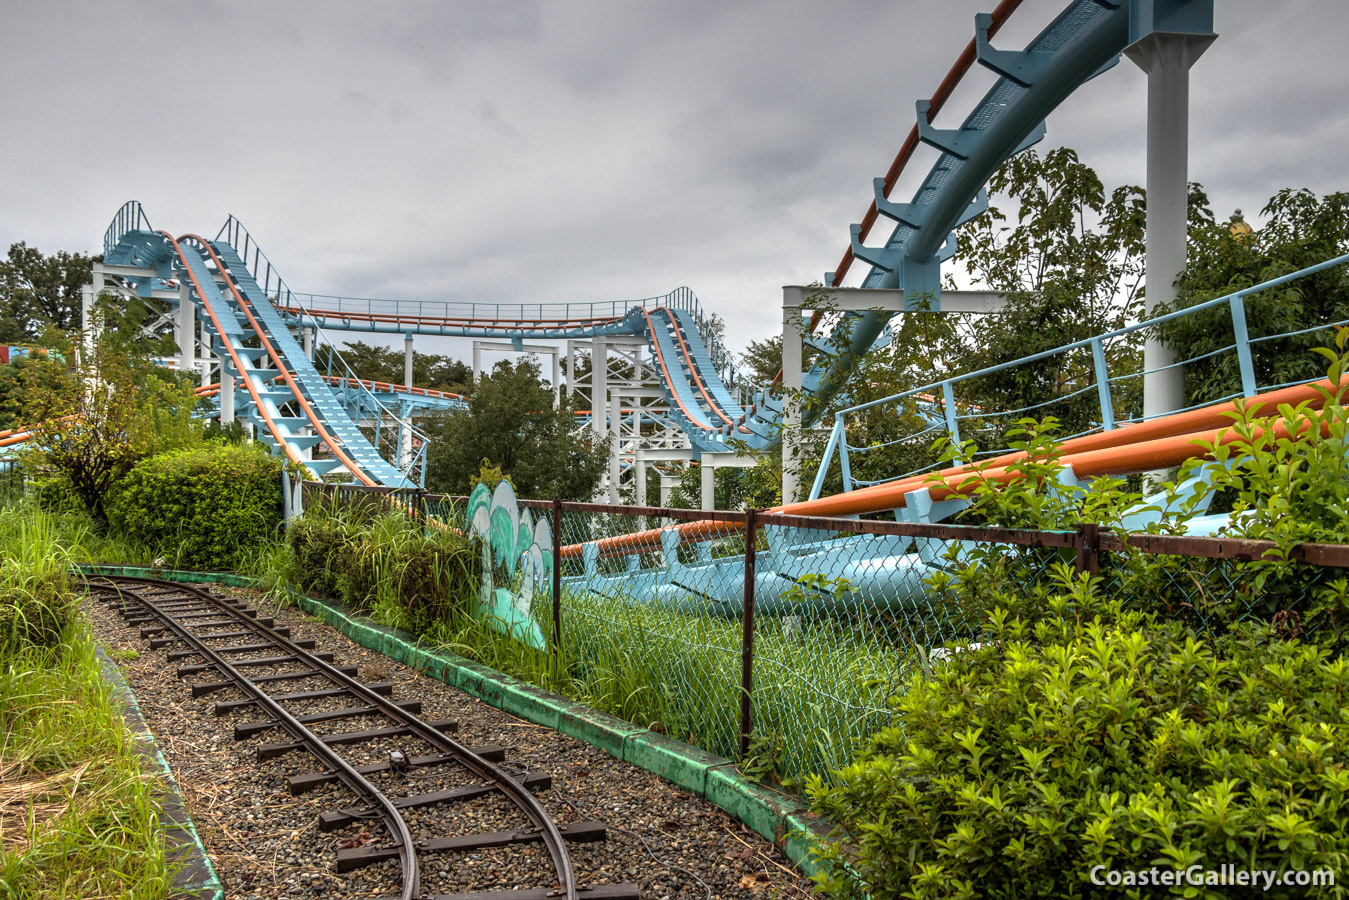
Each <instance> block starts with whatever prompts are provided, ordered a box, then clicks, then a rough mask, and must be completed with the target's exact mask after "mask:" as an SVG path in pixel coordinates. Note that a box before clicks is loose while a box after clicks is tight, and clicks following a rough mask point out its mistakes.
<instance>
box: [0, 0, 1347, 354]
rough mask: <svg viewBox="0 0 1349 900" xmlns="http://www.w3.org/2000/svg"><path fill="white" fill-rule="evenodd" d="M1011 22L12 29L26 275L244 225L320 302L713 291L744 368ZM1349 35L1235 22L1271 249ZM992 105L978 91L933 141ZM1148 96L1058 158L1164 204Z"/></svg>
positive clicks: (184, 10) (1228, 170) (1309, 2)
mask: <svg viewBox="0 0 1349 900" xmlns="http://www.w3.org/2000/svg"><path fill="white" fill-rule="evenodd" d="M1065 2H1066V0H1026V2H1025V3H1024V4H1023V5H1022V7H1021V9H1020V10H1019V11H1018V12H1017V13H1016V15H1015V16H1014V17H1013V19H1012V21H1011V22H1010V23H1009V24H1008V26H1007V27H1005V28H1004V29H1003V32H1002V33H1001V34H1000V35H999V36H998V38H997V39H996V40H995V44H996V45H998V46H1001V47H1006V48H1019V47H1021V46H1023V45H1024V43H1025V41H1027V40H1028V39H1029V38H1030V37H1032V36H1033V35H1034V34H1035V33H1037V32H1038V31H1039V30H1040V29H1041V28H1043V26H1044V25H1045V24H1046V23H1047V22H1048V21H1049V20H1050V19H1051V18H1052V17H1053V16H1054V15H1055V14H1056V13H1057V12H1058V10H1059V9H1061V8H1062V6H1063V5H1064V3H1065ZM993 5H994V3H993V0H980V2H973V0H944V2H932V0H885V2H882V0H833V2H830V3H823V2H805V0H771V2H770V0H754V2H727V0H667V2H664V3H656V2H634V0H612V2H591V0H568V2H556V0H554V2H548V3H545V2H542V0H539V2H513V0H490V2H489V0H480V2H459V0H456V2H430V0H428V2H417V3H410V2H409V3H400V2H386V3H373V2H344V0H325V2H303V3H299V2H278V0H268V2H241V0H231V2H228V3H214V2H204V0H191V2H174V3H169V2H116V0H114V2H102V3H96V4H94V3H87V2H81V3H75V2H69V0H42V2H23V0H5V2H4V3H3V5H2V6H0V93H2V95H3V102H4V108H5V125H4V127H3V128H2V129H0V249H2V247H7V246H8V245H9V244H10V243H11V242H13V241H19V240H23V241H27V242H28V243H29V244H30V245H35V246H37V247H39V248H41V249H42V250H44V251H47V252H50V251H53V250H58V249H65V250H78V251H84V252H97V251H99V250H100V249H101V240H102V234H103V231H104V229H105V228H106V227H107V224H108V222H109V220H110V219H111V217H112V215H113V213H114V212H115V211H116V210H117V208H118V207H119V206H120V205H121V204H122V203H123V202H124V201H126V200H131V199H136V200H140V201H141V202H142V203H143V204H144V205H145V209H146V212H147V213H148V214H149V216H150V219H151V222H152V223H153V224H154V226H155V227H157V228H163V229H167V230H169V231H171V232H174V233H175V234H182V233H186V232H198V233H201V234H203V235H205V236H207V237H214V235H215V233H216V231H217V230H218V229H219V227H220V225H221V223H222V222H223V221H224V219H225V217H226V215H227V214H229V213H233V214H235V215H236V216H238V217H239V218H240V219H241V220H242V221H243V223H244V224H245V226H246V227H248V229H249V230H250V231H251V232H252V233H253V235H254V237H255V238H257V239H258V240H259V242H260V243H261V245H262V247H263V248H264V250H265V251H266V252H267V254H268V255H269V256H270V257H271V259H272V261H273V262H274V263H276V264H277V266H278V267H279V268H280V269H281V271H282V273H283V274H284V276H285V278H286V280H287V281H288V282H289V283H290V284H291V286H292V287H293V288H295V289H297V290H300V291H313V292H319V293H343V294H347V295H355V296H372V297H387V298H399V299H428V300H429V299H465V300H468V299H471V300H478V301H502V302H519V301H525V302H532V301H553V302H556V301H583V300H617V299H630V298H636V297H646V296H652V295H656V294H662V293H665V292H666V291H669V290H671V289H673V288H675V287H677V286H679V285H688V286H689V287H691V288H692V289H693V290H694V291H695V292H696V293H697V294H698V295H699V297H700V298H701V299H702V301H703V304H704V306H705V307H706V308H708V309H710V310H713V311H716V312H718V313H720V314H721V315H722V316H723V317H724V318H725V319H726V321H727V322H728V324H729V337H730V342H731V344H732V346H733V347H734V348H735V349H740V348H743V347H744V346H745V344H746V343H747V342H748V341H749V340H750V339H757V338H763V337H766V336H768V335H769V334H770V333H771V332H773V331H774V330H775V328H776V327H777V322H778V321H779V320H778V312H777V308H778V307H779V305H780V303H781V290H780V288H781V286H782V285H783V284H797V283H805V282H810V281H813V280H816V279H819V278H820V277H821V276H822V273H823V272H825V271H826V270H832V269H833V267H834V266H835V264H836V263H837V261H838V259H839V256H840V254H841V253H842V251H843V249H844V248H845V247H846V245H847V240H848V225H849V223H851V222H855V221H858V220H859V219H860V218H861V216H862V214H863V213H864V212H865V210H866V207H867V204H868V203H869V201H870V199H871V179H872V178H873V177H874V176H876V175H881V174H883V173H884V172H885V169H886V168H887V167H888V165H889V163H890V160H891V159H892V158H893V157H894V154H895V152H896V150H897V149H898V147H899V145H900V143H901V142H902V140H903V138H904V136H905V135H906V134H907V133H908V131H909V128H910V127H911V126H912V123H913V118H914V113H913V102H914V100H915V99H917V98H919V97H927V96H929V95H930V94H931V93H932V91H933V90H934V88H935V87H936V85H937V83H938V82H939V81H940V80H941V78H942V76H943V75H944V74H945V72H946V70H947V69H948V68H949V67H950V65H951V64H952V62H953V61H954V60H955V58H956V56H957V55H958V54H959V52H960V50H961V49H962V48H963V47H964V45H965V43H966V42H967V41H968V40H969V39H970V37H971V35H972V33H973V20H974V14H975V13H976V12H979V11H983V10H986V9H990V8H992V6H993ZM1347 24H1349V4H1346V3H1345V2H1343V0H1283V2H1280V3H1278V4H1272V3H1269V2H1261V0H1218V10H1217V21H1216V30H1217V31H1218V33H1219V35H1220V37H1219V39H1218V41H1217V42H1216V43H1215V44H1214V45H1213V46H1212V47H1211V48H1210V49H1209V51H1208V53H1207V54H1206V55H1205V56H1204V57H1203V58H1202V59H1201V60H1200V61H1199V63H1198V64H1197V65H1196V66H1195V68H1194V70H1193V73H1192V77H1191V125H1190V127H1191V154H1190V177H1191V179H1192V180H1197V181H1200V182H1202V183H1203V184H1204V186H1205V187H1206V188H1207V189H1208V192H1209V196H1210V198H1211V199H1212V201H1213V204H1214V207H1215V211H1216V212H1217V213H1218V214H1219V215H1220V216H1225V215H1227V214H1229V213H1230V212H1231V211H1232V209H1234V208H1236V207H1241V208H1243V209H1244V210H1245V211H1246V212H1247V214H1248V216H1247V217H1248V218H1249V219H1256V218H1258V216H1256V215H1253V214H1254V213H1256V211H1257V210H1258V209H1259V207H1260V206H1261V205H1263V203H1264V201H1265V200H1266V199H1267V198H1268V196H1269V195H1270V194H1271V193H1273V192H1274V191H1275V190H1277V189H1278V188H1281V187H1286V186H1292V187H1309V188H1311V189H1312V190H1314V191H1316V192H1318V193H1325V192H1328V191H1333V190H1345V189H1349V175H1347V174H1346V172H1349V163H1346V160H1349V102H1346V93H1349V75H1346V68H1345V64H1344V37H1345V35H1346V34H1347V33H1349V28H1346V27H1345V26H1346V25H1347ZM991 79H992V76H991V75H990V74H988V73H986V72H984V71H983V70H977V71H976V72H972V73H971V77H969V78H967V86H965V87H963V88H962V91H961V92H960V93H958V94H957V96H956V98H955V99H954V100H953V102H952V103H951V104H949V105H948V107H947V109H946V111H945V113H944V114H943V115H942V116H941V117H939V118H938V120H937V124H938V125H939V126H942V127H955V125H956V124H958V122H959V121H960V119H961V118H963V117H964V114H965V113H966V111H967V110H968V109H969V107H970V105H971V104H972V103H973V101H974V100H975V99H976V98H977V97H978V96H980V95H982V93H983V92H984V91H985V90H986V89H987V87H988V85H989V84H990V83H991ZM1145 80H1146V79H1145V76H1144V75H1143V73H1142V72H1141V71H1140V70H1138V69H1137V68H1136V67H1135V66H1134V65H1133V64H1132V63H1130V62H1128V61H1127V60H1125V61H1123V62H1122V63H1121V64H1120V65H1118V66H1116V67H1115V68H1114V69H1113V70H1111V71H1109V72H1107V73H1106V74H1105V75H1103V76H1102V77H1100V78H1098V79H1096V80H1095V81H1093V82H1091V83H1090V84H1088V85H1087V86H1085V87H1084V88H1082V89H1081V90H1079V91H1078V92H1077V93H1076V94H1074V95H1073V97H1071V98H1070V99H1069V100H1068V101H1067V102H1066V103H1065V104H1064V105H1063V106H1061V107H1060V108H1059V110H1058V111H1057V112H1056V113H1055V114H1054V115H1053V116H1051V117H1050V119H1049V135H1048V138H1047V140H1046V141H1045V143H1043V144H1042V145H1041V149H1045V148H1048V147H1053V146H1061V145H1066V146H1071V147H1074V148H1076V149H1078V150H1079V151H1080V152H1081V154H1082V156H1083V158H1084V159H1085V160H1086V161H1087V162H1088V163H1089V164H1091V165H1093V166H1095V167H1096V168H1097V170H1098V171H1099V172H1100V173H1101V174H1102V176H1103V178H1104V179H1105V181H1106V183H1107V185H1112V184H1118V183H1122V182H1133V183H1139V184H1141V183H1142V181H1143V179H1144V155H1143V150H1144V115H1145V94H1146V91H1145ZM930 161H931V157H930V156H928V155H922V156H920V157H919V158H917V159H915V163H921V165H912V166H911V167H910V173H911V175H910V177H909V178H908V179H906V180H905V181H904V182H901V188H900V190H899V191H898V192H897V193H896V194H895V196H901V195H902V197H903V198H904V199H907V197H908V196H909V194H910V193H911V191H912V189H913V186H914V185H915V184H916V181H917V178H918V177H920V176H921V174H922V172H924V171H925V170H926V165H927V164H928V163H929V162H930ZM886 233H888V230H887V231H886ZM879 237H880V235H879V233H878V235H877V239H873V241H872V243H877V242H879ZM356 337H359V335H357V336H356ZM419 346H421V344H420V343H419ZM427 349H428V350H437V351H441V352H443V351H445V350H451V351H452V352H455V353H456V354H462V355H466V350H465V348H463V347H462V346H461V345H458V344H454V345H449V344H432V343H428V344H427Z"/></svg>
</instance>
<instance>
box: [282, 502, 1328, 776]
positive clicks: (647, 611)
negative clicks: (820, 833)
mask: <svg viewBox="0 0 1349 900" xmlns="http://www.w3.org/2000/svg"><path fill="white" fill-rule="evenodd" d="M306 490H313V491H316V492H321V493H323V494H324V495H325V496H328V497H336V498H338V499H339V501H340V502H342V503H363V502H366V503H368V502H370V499H371V498H373V497H384V496H387V495H390V494H398V492H390V491H387V490H385V491H378V490H376V491H371V490H370V489H364V488H357V487H351V486H342V487H333V486H321V485H311V484H306ZM466 500H467V498H463V497H448V496H442V495H435V494H422V495H421V496H420V498H419V499H415V500H412V501H410V504H409V505H410V506H411V507H413V508H416V509H418V510H420V511H421V512H423V513H424V514H425V515H426V516H428V517H429V518H431V519H440V520H442V521H444V522H445V523H446V524H447V525H449V526H450V527H453V528H456V529H460V530H463V531H465V533H468V532H469V531H470V530H471V529H470V525H469V523H468V522H466V521H464V516H465V512H466V510H467V509H468V503H467V502H466ZM518 505H519V507H520V508H521V510H524V509H528V510H529V512H530V514H531V515H532V516H533V521H535V522H538V521H540V520H542V521H545V522H547V523H548V524H549V532H550V536H549V537H550V540H551V542H552V546H551V547H550V548H540V549H548V550H551V558H552V559H554V560H557V561H558V562H559V564H558V565H555V566H553V567H552V569H551V572H550V579H551V587H548V586H542V585H536V586H535V588H534V593H533V597H534V602H533V604H532V606H531V607H530V608H529V609H528V615H529V616H530V617H532V620H533V622H534V623H536V624H537V626H538V629H539V633H541V634H543V635H545V636H546V638H547V652H549V653H554V654H558V655H559V657H560V659H561V661H563V662H564V663H565V667H566V670H567V671H568V672H570V673H571V674H572V676H573V677H574V679H575V683H574V690H573V694H574V696H576V697H577V698H578V699H581V698H582V697H585V698H586V699H593V698H594V697H595V696H596V695H597V687H596V685H597V684H611V685H612V684H619V685H621V686H622V691H621V692H619V693H620V694H621V695H622V698H623V699H621V700H619V699H617V698H616V697H614V696H613V695H608V696H610V699H609V700H608V701H605V702H607V703H608V704H609V711H611V712H615V713H617V714H619V715H622V716H624V717H626V718H628V719H629V720H630V721H633V722H635V723H637V724H640V725H642V726H644V727H650V726H651V725H652V724H653V723H659V725H658V727H659V728H661V729H663V730H664V731H666V733H668V734H670V735H671V736H673V737H677V738H680V739H682V740H686V741H689V742H690V743H693V744H696V745H698V746H700V747H702V748H704V749H706V750H709V751H711V752H714V753H719V754H722V755H725V756H728V757H732V758H736V759H740V760H742V761H743V760H747V759H750V758H753V759H755V760H756V761H757V762H758V763H759V764H761V765H762V764H765V763H768V764H771V768H773V769H774V770H775V771H776V772H777V773H778V774H779V775H782V776H784V777H801V776H803V775H805V774H809V773H820V774H825V773H827V772H828V771H829V770H831V769H834V768H837V767H839V766H841V765H843V764H845V763H847V762H849V761H851V760H852V759H853V758H854V757H855V754H856V752H857V751H858V750H859V749H860V748H861V747H862V746H864V743H865V741H866V739H867V737H868V736H869V735H871V734H873V733H874V732H875V731H876V730H877V729H879V728H881V727H884V726H886V725H889V724H893V721H892V714H891V711H890V705H889V704H888V702H887V700H888V698H890V697H893V696H894V695H895V693H897V692H899V691H902V690H903V688H904V684H905V682H906V680H907V679H909V678H910V677H912V676H914V675H916V674H917V673H918V672H920V671H927V670H930V669H931V668H932V667H933V666H935V665H937V664H939V663H940V661H941V660H942V659H945V658H949V656H950V655H951V654H953V653H958V652H962V649H963V648H964V647H966V646H968V644H969V642H971V641H978V640H979V639H980V634H981V632H980V624H979V621H978V617H977V615H975V614H972V613H971V611H970V610H969V609H967V608H966V606H965V605H964V602H963V601H962V599H961V598H960V597H959V596H956V595H955V593H954V592H953V591H952V589H951V585H952V584H953V583H955V580H954V579H952V578H951V577H950V576H951V575H952V574H953V572H954V571H955V570H956V569H959V568H961V567H963V566H967V565H974V564H978V565H981V566H984V567H985V570H986V571H997V572H999V573H1001V576H1000V577H1002V578H1004V579H1005V583H1006V584H1008V585H1009V586H1010V585H1019V586H1020V588H1024V587H1025V586H1026V585H1029V584H1032V583H1035V582H1036V581H1038V580H1039V579H1042V578H1046V577H1048V576H1049V575H1050V574H1051V573H1052V572H1053V571H1054V569H1055V567H1063V566H1066V567H1067V568H1068V569H1070V570H1072V571H1075V572H1078V573H1082V572H1089V573H1092V574H1094V575H1097V576H1099V577H1100V578H1101V579H1102V581H1101V591H1102V592H1103V593H1104V594H1105V595H1107V596H1112V595H1118V596H1133V597H1146V598H1147V602H1148V604H1149V605H1150V608H1151V609H1153V610H1154V611H1156V612H1158V613H1159V614H1161V615H1163V616H1168V617H1172V618H1179V619H1185V620H1187V621H1189V622H1190V623H1191V624H1193V625H1194V626H1195V627H1197V628H1200V629H1214V628H1222V627H1227V626H1228V625H1230V624H1232V623H1234V622H1237V621H1240V620H1242V619H1244V618H1251V617H1263V618H1266V619H1269V618H1271V617H1272V614H1273V612H1274V610H1272V609H1265V608H1264V605H1263V604H1264V600H1263V596H1264V593H1265V592H1262V591H1261V590H1256V589H1255V587H1256V585H1257V584H1258V583H1263V582H1259V581H1258V579H1259V578H1261V577H1264V576H1261V575H1260V574H1259V568H1258V565H1257V564H1258V562H1259V561H1260V560H1262V559H1264V558H1265V557H1266V556H1267V555H1268V554H1271V552H1275V553H1277V545H1276V544H1274V543H1272V542H1268V541H1253V540H1241V539H1235V538H1209V537H1185V536H1167V535H1154V534H1125V533H1115V532H1112V531H1110V530H1107V529H1103V528H1100V527H1098V526H1096V525H1094V524H1081V525H1078V526H1076V527H1075V528H1073V529H1072V530H1063V531H1036V530H1024V529H1004V528H979V527H968V526H956V525H940V524H915V523H900V522H894V521H888V522H887V521H868V520H858V519H846V518H819V517H806V516H790V515H781V514H770V513H765V512H760V511H755V510H749V511H736V512H715V513H709V512H702V511H696V510H685V509H669V508H660V507H638V506H611V505H602V504H593V503H572V502H565V501H546V500H521V501H519V504H518ZM371 508H372V509H378V508H377V507H371ZM520 515H521V516H523V515H524V513H523V512H521V513H520ZM536 533H537V532H536ZM1291 559H1293V560H1294V561H1295V562H1297V563H1299V564H1301V565H1300V566H1299V567H1298V568H1299V569H1300V570H1301V571H1303V577H1302V578H1301V580H1300V581H1299V582H1298V584H1297V589H1298V590H1300V591H1303V592H1304V593H1305V592H1309V591H1313V590H1315V589H1317V587H1318V585H1320V584H1321V583H1322V582H1324V581H1325V579H1327V578H1329V577H1335V573H1334V571H1333V570H1335V569H1345V568H1349V545H1327V544H1304V545H1300V546H1297V547H1294V548H1293V550H1292V553H1291ZM1148 560H1151V561H1152V563H1154V564H1153V565H1140V561H1148ZM1140 579H1145V581H1140ZM508 587H509V586H508ZM1020 588H1018V589H1020ZM1009 589H1010V587H1009ZM1287 599H1288V598H1287V597H1286V596H1285V597H1284V600H1287ZM1288 602H1292V601H1288ZM501 639H502V640H509V638H507V637H505V636H504V635H503V636H502V638H501ZM567 683H568V682H566V681H565V679H564V684H563V686H562V688H561V689H562V690H563V691H564V692H566V691H567V690H568V689H569V688H568V687H567V686H566V685H567ZM551 686H552V687H553V689H558V686H557V684H556V683H553V684H552V685H551ZM599 693H600V694H603V691H600V692H599Z"/></svg>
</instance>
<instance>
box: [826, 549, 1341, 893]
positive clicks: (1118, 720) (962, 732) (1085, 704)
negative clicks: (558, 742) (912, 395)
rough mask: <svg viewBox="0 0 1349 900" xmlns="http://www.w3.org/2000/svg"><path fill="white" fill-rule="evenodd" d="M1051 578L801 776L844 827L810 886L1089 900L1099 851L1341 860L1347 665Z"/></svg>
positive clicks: (1059, 571)
mask: <svg viewBox="0 0 1349 900" xmlns="http://www.w3.org/2000/svg"><path fill="white" fill-rule="evenodd" d="M1052 580H1053V583H1054V584H1053V586H1052V587H1042V588H1038V589H1035V590H1032V591H1030V592H1027V596H1026V597H1025V598H1024V599H1023V598H1020V597H1018V596H1017V595H1016V594H1014V593H1009V594H1006V595H1004V597H1003V598H1002V600H1003V602H1002V604H1001V605H1000V606H999V607H997V608H996V609H995V610H994V611H993V612H992V613H991V614H990V616H989V618H988V623H987V629H986V633H985V635H984V637H983V643H982V646H980V647H978V648H975V647H972V646H971V647H966V648H964V649H963V650H961V651H960V652H957V653H953V654H951V655H950V657H949V658H948V659H947V660H946V661H944V662H941V663H939V664H937V665H936V666H935V669H934V670H933V671H931V672H930V674H928V675H927V676H925V677H917V678H915V679H914V680H913V681H912V683H911V684H910V685H909V688H908V690H907V692H906V693H904V694H903V695H901V696H899V697H898V698H896V699H895V700H894V701H893V704H894V707H895V712H896V713H897V714H898V717H899V720H900V721H901V722H902V727H893V728H887V729H885V730H882V731H880V732H879V733H877V734H876V735H874V736H873V738H872V741H871V746H870V748H869V750H868V751H867V752H866V753H865V754H864V755H863V756H862V757H861V758H860V759H859V760H858V761H857V762H856V763H855V764H853V765H851V766H849V767H847V768H845V769H843V770H841V771H840V772H838V773H837V775H838V776H839V780H838V782H837V784H836V785H830V784H827V783H826V782H825V781H823V780H822V779H820V778H818V777H815V778H812V779H811V781H810V784H809V787H808V793H809V794H810V797H811V800H812V804H813V806H814V809H815V811H816V812H819V813H821V814H823V815H825V816H828V817H829V818H830V819H831V820H832V821H833V822H835V823H836V830H835V833H834V835H833V837H834V838H836V839H840V840H834V841H832V842H829V843H824V844H821V845H819V846H818V848H817V849H818V852H819V853H820V854H821V856H822V857H823V861H824V872H823V874H822V876H821V884H822V886H823V887H824V889H825V890H826V892H828V893H830V894H832V895H834V896H838V897H850V898H851V897H857V898H861V897H868V896H869V897H874V898H882V897H900V896H904V897H911V898H914V900H927V898H939V897H940V898H955V897H962V898H964V897H970V898H972V897H1051V896H1052V897H1087V896H1096V895H1098V894H1099V893H1100V889H1099V888H1098V887H1096V886H1094V885H1093V884H1092V883H1091V882H1090V881H1089V880H1088V877H1089V872H1090V870H1091V869H1092V867H1094V866H1098V865H1100V866H1105V867H1107V868H1108V869H1116V870H1140V869H1149V868H1151V867H1153V866H1158V867H1161V868H1173V867H1174V868H1176V869H1185V868H1187V867H1189V866H1192V865H1196V864H1203V865H1205V866H1208V867H1212V868H1216V867H1217V866H1218V865H1219V864H1221V863H1234V864H1236V865H1237V866H1238V867H1239V868H1262V869H1270V870H1280V871H1287V870H1289V869H1307V868H1329V869H1332V870H1335V871H1340V872H1342V871H1344V866H1345V864H1346V863H1349V833H1346V830H1345V828H1344V822H1345V821H1346V820H1349V773H1346V772H1345V771H1344V769H1343V766H1342V765H1341V761H1342V760H1343V759H1344V756H1345V754H1346V752H1349V729H1346V725H1349V722H1347V721H1346V718H1347V717H1349V711H1347V710H1346V704H1345V702H1344V697H1345V694H1346V691H1347V690H1349V661H1346V660H1345V659H1343V658H1341V657H1339V656H1338V655H1335V654H1333V653H1331V652H1330V651H1328V650H1327V649H1326V648H1324V647H1322V646H1320V645H1318V644H1317V643H1314V642H1302V641H1299V640H1288V639H1283V638H1280V637H1278V636H1277V635H1276V634H1275V633H1274V632H1273V631H1272V630H1271V629H1270V628H1269V626H1266V625H1264V624H1256V623H1246V624H1243V625H1239V626H1236V627H1234V628H1233V629H1232V630H1231V631H1229V632H1226V633H1225V634H1223V635H1221V636H1218V637H1214V638H1208V639H1206V638H1201V637H1198V636H1196V635H1195V634H1194V633H1193V632H1191V631H1188V630H1187V629H1185V628H1184V626H1182V625H1180V624H1178V623H1175V622H1159V621H1156V620H1155V619H1153V618H1152V617H1149V616H1147V615H1145V614H1143V613H1140V612H1137V611H1130V610H1126V609H1124V608H1123V607H1122V605H1121V603H1120V602H1119V601H1118V600H1110V601H1105V600H1102V599H1100V597H1099V596H1098V589H1099V587H1100V583H1099V581H1086V580H1075V579H1074V576H1073V574H1072V572H1071V570H1069V569H1068V568H1067V567H1066V566H1058V567H1056V568H1055V572H1054V575H1053V579H1052ZM1186 889H1187V886H1186V885H1182V886H1180V887H1177V888H1176V889H1175V890H1176V892H1177V893H1181V892H1184V891H1185V890H1186ZM1197 893H1198V892H1197V891H1196V892H1195V894H1197ZM1296 895H1297V896H1306V895H1307V894H1306V889H1305V888H1299V889H1298V893H1297V894H1296ZM1212 896H1217V895H1212ZM1268 896H1271V897H1274V896H1292V894H1280V893H1279V891H1278V889H1277V888H1276V889H1275V890H1274V891H1272V892H1270V893H1269V894H1268Z"/></svg>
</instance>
